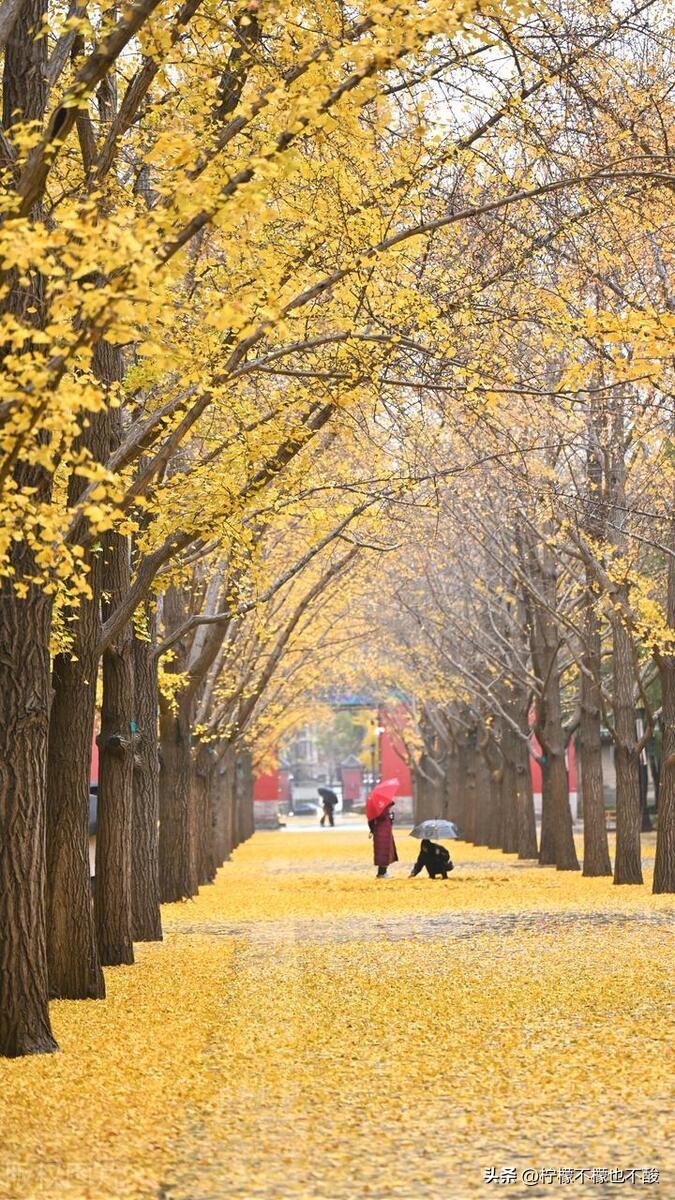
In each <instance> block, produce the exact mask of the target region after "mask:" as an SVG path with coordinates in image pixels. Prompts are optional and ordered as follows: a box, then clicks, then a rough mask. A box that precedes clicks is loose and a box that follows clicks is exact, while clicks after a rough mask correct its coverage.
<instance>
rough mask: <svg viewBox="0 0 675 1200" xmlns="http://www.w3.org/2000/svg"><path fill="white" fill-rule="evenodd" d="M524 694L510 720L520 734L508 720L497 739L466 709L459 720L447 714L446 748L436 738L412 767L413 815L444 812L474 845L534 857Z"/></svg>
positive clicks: (421, 816) (417, 818)
mask: <svg viewBox="0 0 675 1200" xmlns="http://www.w3.org/2000/svg"><path fill="white" fill-rule="evenodd" d="M528 700H529V697H528V696H527V695H525V693H524V692H523V694H522V695H520V696H519V697H518V699H517V700H516V701H514V703H513V709H512V712H513V716H512V720H514V721H516V722H519V723H520V726H521V727H522V730H523V733H522V736H519V734H518V733H517V731H516V730H515V729H514V728H513V727H512V725H511V724H509V723H508V722H506V721H504V722H503V727H502V729H501V735H500V737H499V740H497V739H496V738H495V737H494V735H493V733H492V731H491V730H490V729H489V728H487V727H482V728H479V725H478V723H474V724H473V725H472V724H471V723H470V721H469V720H468V719H467V713H466V712H463V713H462V714H461V723H460V722H455V723H454V724H453V722H452V720H450V719H448V721H447V727H448V736H447V744H446V747H445V752H444V754H443V755H440V753H439V747H438V745H437V744H435V743H434V746H433V751H434V757H432V754H431V748H428V749H426V750H425V751H424V752H423V754H422V756H421V759H420V767H419V768H418V769H417V771H415V772H414V789H415V821H423V820H426V819H427V818H433V817H445V818H447V819H448V820H451V821H454V822H455V823H456V824H457V826H458V828H459V830H460V833H461V836H462V837H463V838H464V839H465V840H467V841H471V842H474V843H475V844H476V845H480V846H491V847H493V848H495V849H501V850H504V851H505V852H506V853H510V854H518V855H519V857H520V858H522V859H532V858H536V857H537V835H536V822H535V813H534V797H533V793H532V777H531V772H530V754H529V749H528V744H527V735H526V732H525V731H526V730H527V718H528ZM439 758H440V759H441V761H442V763H443V766H442V768H441V767H440V766H439V762H438V759H439ZM441 770H442V775H441V777H440V779H439V783H438V784H436V778H437V776H438V774H439V771H441ZM432 771H433V773H432Z"/></svg>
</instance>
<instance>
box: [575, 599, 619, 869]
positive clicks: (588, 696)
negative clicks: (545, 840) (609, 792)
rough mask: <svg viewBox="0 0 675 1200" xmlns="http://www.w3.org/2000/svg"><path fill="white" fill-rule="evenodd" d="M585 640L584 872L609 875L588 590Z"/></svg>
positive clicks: (596, 661)
mask: <svg viewBox="0 0 675 1200" xmlns="http://www.w3.org/2000/svg"><path fill="white" fill-rule="evenodd" d="M585 642H586V645H585V649H584V654H583V657H582V672H581V721H580V726H579V738H578V742H577V744H578V747H579V767H580V773H581V800H582V804H583V819H584V863H583V874H584V875H587V876H595V875H611V874H612V864H611V862H610V858H609V845H608V842H607V821H606V820H605V796H604V791H603V786H602V743H601V739H600V721H601V712H602V708H601V694H600V628H599V625H598V618H597V615H596V613H595V608H594V606H593V597H592V596H591V595H590V594H589V595H588V597H587V601H586V620H585Z"/></svg>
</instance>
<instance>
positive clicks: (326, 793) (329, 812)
mask: <svg viewBox="0 0 675 1200" xmlns="http://www.w3.org/2000/svg"><path fill="white" fill-rule="evenodd" d="M318 792H319V796H320V797H321V803H322V805H323V816H322V818H321V820H320V821H319V825H325V824H326V818H327V819H328V824H329V825H335V818H334V816H333V813H334V811H335V808H336V807H337V803H338V798H337V796H336V795H335V792H334V791H332V790H331V788H325V787H320V788H318Z"/></svg>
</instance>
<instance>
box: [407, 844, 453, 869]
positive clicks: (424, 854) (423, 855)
mask: <svg viewBox="0 0 675 1200" xmlns="http://www.w3.org/2000/svg"><path fill="white" fill-rule="evenodd" d="M422 867H426V869H427V871H428V872H429V874H430V875H431V878H432V879H433V878H434V877H435V876H436V875H442V876H443V877H444V878H447V874H448V871H452V869H453V864H452V862H451V861H450V855H449V853H448V851H447V850H446V849H445V846H439V845H438V842H430V841H429V839H428V838H423V840H422V845H421V847H420V852H419V857H418V859H417V862H416V863H415V866H414V867H413V869H412V871H411V872H410V874H411V875H419V873H420V871H421V870H422Z"/></svg>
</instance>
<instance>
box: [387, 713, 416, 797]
mask: <svg viewBox="0 0 675 1200" xmlns="http://www.w3.org/2000/svg"><path fill="white" fill-rule="evenodd" d="M380 778H381V779H398V782H399V789H398V794H399V796H412V777H411V774H410V768H409V766H408V764H407V762H406V761H405V751H404V749H403V743H402V742H401V739H400V738H398V737H397V736H396V734H395V733H394V732H393V731H392V730H390V729H388V728H386V727H385V730H384V733H383V734H382V737H381V739H380Z"/></svg>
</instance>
